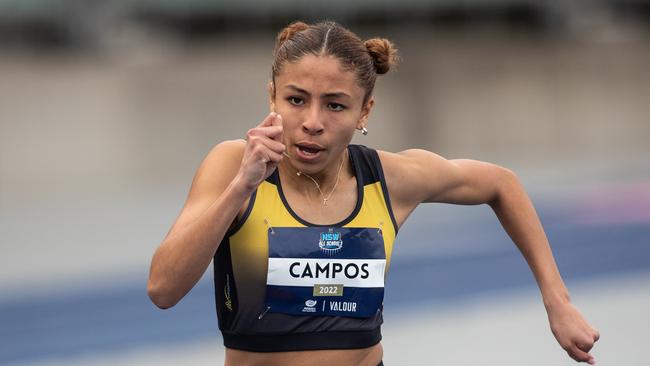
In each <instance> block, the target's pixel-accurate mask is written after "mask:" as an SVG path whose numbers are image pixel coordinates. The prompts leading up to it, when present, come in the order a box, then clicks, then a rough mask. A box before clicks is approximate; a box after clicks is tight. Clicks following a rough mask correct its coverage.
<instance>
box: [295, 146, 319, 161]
mask: <svg viewBox="0 0 650 366" xmlns="http://www.w3.org/2000/svg"><path fill="white" fill-rule="evenodd" d="M300 146H303V147H307V148H310V149H318V152H317V153H314V154H305V153H304V152H303V151H302V150H301V149H300ZM295 147H296V156H297V157H298V158H299V159H300V160H302V161H309V162H313V161H315V160H318V159H319V158H320V157H321V155H322V152H323V151H324V149H323V148H322V147H321V146H320V145H318V144H312V143H297V144H295Z"/></svg>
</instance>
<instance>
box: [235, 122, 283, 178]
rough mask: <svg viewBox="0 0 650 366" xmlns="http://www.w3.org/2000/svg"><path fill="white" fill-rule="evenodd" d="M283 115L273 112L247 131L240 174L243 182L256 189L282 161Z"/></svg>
mask: <svg viewBox="0 0 650 366" xmlns="http://www.w3.org/2000/svg"><path fill="white" fill-rule="evenodd" d="M285 149H286V148H285V146H284V144H283V143H282V116H280V115H279V114H277V113H275V112H271V113H270V114H269V115H268V116H266V118H265V119H264V121H262V123H260V124H259V125H258V126H257V127H254V128H251V129H250V130H248V132H247V133H246V149H245V150H244V156H243V158H242V162H241V166H240V168H239V173H238V176H239V178H240V180H241V182H242V184H243V185H244V186H245V187H246V188H247V189H249V190H254V189H255V188H257V186H259V185H260V184H261V183H262V182H263V181H264V179H266V178H267V177H268V176H269V175H271V173H273V171H274V170H275V169H276V168H277V166H278V165H279V164H280V162H281V161H282V157H283V153H284V151H285Z"/></svg>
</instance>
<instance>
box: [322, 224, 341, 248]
mask: <svg viewBox="0 0 650 366" xmlns="http://www.w3.org/2000/svg"><path fill="white" fill-rule="evenodd" d="M318 247H319V248H320V250H322V251H323V252H325V253H331V254H334V253H337V252H338V251H340V250H341V249H342V248H343V240H342V239H341V233H339V232H336V231H334V229H329V231H328V232H326V233H320V240H319V241H318Z"/></svg>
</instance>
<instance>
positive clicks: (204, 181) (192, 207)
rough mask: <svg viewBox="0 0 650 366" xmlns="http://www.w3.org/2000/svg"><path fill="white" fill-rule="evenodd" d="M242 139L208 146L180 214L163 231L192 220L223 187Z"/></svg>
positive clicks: (234, 171) (234, 170)
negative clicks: (209, 148) (211, 146)
mask: <svg viewBox="0 0 650 366" xmlns="http://www.w3.org/2000/svg"><path fill="white" fill-rule="evenodd" d="M244 148H245V143H244V142H243V141H242V140H233V141H224V142H221V143H219V144H217V145H216V146H214V147H213V148H212V150H210V152H209V153H208V154H207V156H206V157H205V159H203V162H201V164H200V165H199V168H198V169H197V171H196V173H195V175H194V179H193V180H192V185H191V187H190V191H189V193H188V195H187V199H186V200H185V204H184V205H183V208H182V210H181V213H180V214H179V215H178V217H177V218H176V221H175V222H174V224H173V225H172V227H171V229H170V230H169V232H168V233H167V236H170V235H171V234H172V233H174V232H175V231H176V230H178V229H179V228H182V227H184V226H186V225H187V224H189V223H191V222H193V221H194V220H196V219H197V218H198V217H199V216H201V214H203V212H205V211H206V210H207V209H208V207H210V205H212V203H213V202H214V201H215V200H217V198H219V196H220V195H221V194H222V193H223V192H224V191H225V190H226V188H227V187H228V185H229V184H230V182H231V181H232V180H233V178H234V177H235V175H236V174H237V172H238V170H239V166H240V164H241V159H242V156H243V154H244Z"/></svg>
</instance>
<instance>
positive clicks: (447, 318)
mask: <svg viewBox="0 0 650 366" xmlns="http://www.w3.org/2000/svg"><path fill="white" fill-rule="evenodd" d="M325 18H329V19H334V20H338V21H340V22H342V23H343V24H344V25H345V26H348V27H349V28H350V29H352V30H353V31H356V32H358V33H359V34H360V35H362V36H364V37H370V36H376V35H379V36H383V37H387V38H389V39H392V40H393V41H394V42H395V43H396V45H397V47H398V48H399V49H400V51H401V53H402V57H403V63H402V65H401V66H400V67H399V68H398V69H397V70H396V72H391V73H389V74H388V75H386V76H385V77H383V78H381V79H380V80H379V82H378V85H377V88H376V91H375V93H376V98H377V105H376V107H375V109H374V111H373V114H372V115H371V122H370V126H369V128H370V131H371V133H370V135H369V136H367V137H365V138H361V137H355V142H356V143H364V144H367V145H370V146H373V147H376V148H382V149H387V150H391V151H399V150H402V149H405V148H409V147H423V148H427V149H430V150H432V151H434V152H437V153H440V154H442V155H443V156H446V157H449V158H456V157H468V158H476V159H479V160H486V161H492V162H495V163H499V164H502V165H505V166H508V167H510V168H512V169H513V170H515V171H516V172H518V174H519V176H520V177H521V179H522V181H523V182H524V184H525V185H526V186H527V187H528V188H529V191H530V193H531V196H532V198H533V200H534V201H535V203H536V206H537V208H538V210H539V213H540V216H541V218H542V221H543V223H544V225H545V228H546V231H547V234H548V236H549V238H550V240H551V243H552V246H553V250H554V252H555V254H556V258H557V260H558V264H559V266H560V269H561V271H562V273H563V275H564V276H565V279H566V280H567V283H568V285H569V289H570V290H571V292H572V295H573V299H574V301H575V302H576V303H577V304H578V306H579V307H580V308H581V309H582V310H583V312H584V313H585V314H586V315H587V317H588V318H589V320H590V321H592V322H593V323H594V325H596V326H597V327H598V328H599V329H600V331H601V333H602V334H603V338H602V340H601V341H600V342H599V344H598V345H597V347H596V350H595V352H594V353H595V354H596V357H597V359H598V360H599V363H601V364H605V365H640V364H643V359H645V358H646V357H647V356H645V354H644V352H643V351H644V350H645V348H646V347H645V344H646V343H647V329H648V328H649V327H650V318H648V316H647V315H646V314H645V313H644V311H645V309H647V308H648V306H649V305H650V296H649V294H650V159H649V158H648V157H649V156H650V148H649V147H648V141H649V140H650V103H649V102H650V42H649V41H650V1H625V0H620V1H617V0H609V1H606V0H602V1H595V0H594V1H586V0H575V1H560V0H555V1H544V2H542V1H524V0H520V1H505V0H504V1H500V0H489V1H488V0H484V1H477V0H474V1H468V0H465V1H449V0H446V1H442V0H435V1H418V0H405V1H400V2H389V1H371V0H360V1H340V0H333V1H330V2H327V3H325V2H305V1H288V0H282V1H274V2H263V1H259V0H246V1H207V0H191V1H174V0H159V1H154V0H113V1H100V0H85V1H84V0H0V232H2V236H1V239H0V365H4V364H7V365H10V364H11V365H14V364H15V365H17V364H20V365H58V364H61V365H64V364H65V365H103V364H106V365H108V364H111V365H115V364H124V365H148V364H152V365H153V364H156V365H165V364H169V365H171V364H181V363H182V364H187V365H209V364H219V362H220V359H222V358H223V346H222V345H220V339H219V335H218V334H217V332H216V330H215V324H216V315H215V314H214V303H213V299H212V294H211V291H212V289H211V275H210V274H211V270H208V271H207V272H206V276H205V278H204V279H203V280H202V281H201V282H200V283H199V284H198V285H197V287H196V288H195V289H193V290H192V292H191V293H190V294H189V295H188V296H187V297H186V298H185V299H183V301H182V302H181V303H179V304H178V305H177V306H176V307H175V308H173V309H171V310H168V311H165V312H162V311H160V310H157V309H155V307H154V306H153V305H152V304H151V303H149V302H148V299H147V298H146V293H145V283H146V276H147V271H148V265H149V260H150V258H151V255H152V254H153V251H154V249H155V247H156V246H157V245H158V243H159V241H160V240H161V239H162V237H163V236H164V234H165V233H166V231H167V230H168V228H169V226H170V224H171V222H172V221H173V219H174V217H175V215H176V214H178V212H179V210H180V207H181V205H182V203H183V201H184V198H185V195H186V193H187V189H188V187H189V184H190V182H191V177H192V174H193V172H194V171H195V169H196V167H197V166H198V164H199V162H200V161H201V159H202V157H203V156H204V155H205V154H206V153H207V151H208V150H209V149H210V147H211V146H213V145H214V144H215V143H216V142H218V141H221V140H224V139H231V138H239V137H241V136H242V135H243V134H244V132H245V131H246V130H247V129H248V128H250V126H253V125H255V124H257V121H259V120H260V119H261V118H263V116H264V115H265V114H266V112H267V109H268V106H267V95H266V82H267V79H268V72H269V67H270V61H271V51H272V48H273V41H274V36H275V34H276V32H277V31H279V30H280V29H281V27H282V26H284V25H285V24H287V23H288V22H290V21H292V20H295V19H302V20H306V21H313V20H321V19H325ZM470 227H471V229H468V228H470ZM396 245H397V249H396V251H395V254H394V255H395V259H394V262H393V263H394V265H393V266H392V269H391V271H392V272H391V274H390V275H389V282H388V284H387V286H388V290H387V296H386V305H387V307H386V309H387V310H386V327H385V348H386V361H387V364H389V365H390V364H394V365H401V364H441V365H473V364H479V363H480V364H500V365H520V364H522V361H521V360H522V359H525V360H526V362H525V363H526V364H528V365H564V364H566V365H569V364H572V362H571V361H570V360H568V358H567V357H566V356H565V355H564V354H563V352H562V350H561V349H560V348H559V347H558V346H557V344H555V341H554V339H553V337H552V335H551V333H550V331H548V326H547V324H546V319H545V314H544V310H543V307H542V306H541V304H540V301H539V295H538V294H537V293H536V291H535V290H536V288H535V284H534V282H533V280H532V278H531V276H530V274H529V272H528V269H527V267H526V265H525V263H524V261H523V259H522V258H521V256H520V255H519V254H518V253H517V252H516V249H515V248H514V246H513V245H512V244H511V243H510V241H509V240H508V238H507V237H506V235H505V234H504V233H503V230H502V229H501V228H500V226H499V224H498V222H497V220H496V219H495V218H494V216H493V215H492V214H491V212H490V211H489V209H488V208H487V207H479V208H477V207H472V208H468V207H450V206H446V205H427V206H424V207H422V208H421V209H418V210H417V211H416V212H415V213H414V214H413V216H412V217H411V218H410V219H409V222H407V224H406V225H405V226H404V227H403V228H402V230H401V231H400V235H399V237H398V241H397V243H396ZM476 334H480V335H482V337H483V338H482V339H481V340H476V341H474V340H475V339H476V338H475V337H476ZM468 339H469V340H472V342H475V343H472V344H471V350H473V351H474V353H472V352H469V351H468V349H467V340H468ZM459 343H461V344H462V346H459V345H458V344H459ZM430 350H435V357H436V360H435V361H431V360H430V359H429V358H428V357H430V355H429V354H427V351H430ZM503 352H507V354H505V355H504V354H503ZM531 355H534V359H531ZM603 362H604V363H603Z"/></svg>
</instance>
